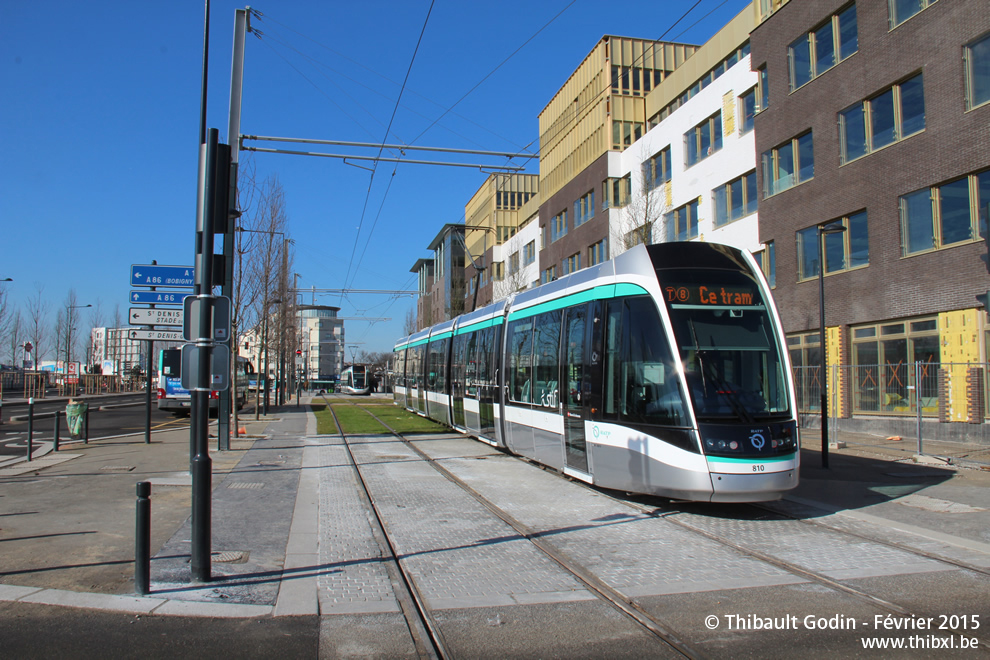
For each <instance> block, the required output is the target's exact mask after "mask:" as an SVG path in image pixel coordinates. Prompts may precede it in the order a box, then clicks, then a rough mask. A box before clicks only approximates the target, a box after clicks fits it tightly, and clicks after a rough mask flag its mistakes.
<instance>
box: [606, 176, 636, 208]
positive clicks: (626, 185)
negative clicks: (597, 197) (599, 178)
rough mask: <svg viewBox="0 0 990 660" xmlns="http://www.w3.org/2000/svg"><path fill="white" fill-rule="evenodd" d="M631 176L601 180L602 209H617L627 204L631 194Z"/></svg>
mask: <svg viewBox="0 0 990 660" xmlns="http://www.w3.org/2000/svg"><path fill="white" fill-rule="evenodd" d="M631 181H632V178H631V177H630V175H628V174H627V175H625V176H624V177H622V178H621V179H613V178H609V179H605V181H603V182H602V210H603V211H604V210H606V209H618V208H622V207H623V206H626V205H628V204H629V197H630V196H631V194H632V186H631Z"/></svg>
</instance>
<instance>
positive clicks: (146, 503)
mask: <svg viewBox="0 0 990 660" xmlns="http://www.w3.org/2000/svg"><path fill="white" fill-rule="evenodd" d="M136 509H137V510H136V516H135V524H134V590H135V591H136V592H137V593H138V594H139V595H141V596H146V595H148V593H150V592H151V482H150V481H139V482H138V483H137V505H136Z"/></svg>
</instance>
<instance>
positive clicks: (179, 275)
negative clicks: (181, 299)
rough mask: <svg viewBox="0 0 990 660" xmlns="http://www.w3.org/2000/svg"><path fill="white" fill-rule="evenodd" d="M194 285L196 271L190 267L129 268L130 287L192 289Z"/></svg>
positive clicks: (135, 266)
mask: <svg viewBox="0 0 990 660" xmlns="http://www.w3.org/2000/svg"><path fill="white" fill-rule="evenodd" d="M195 284H196V269H195V268H193V267H192V266H159V265H157V264H141V265H132V266H131V286H166V287H192V286H193V285H195Z"/></svg>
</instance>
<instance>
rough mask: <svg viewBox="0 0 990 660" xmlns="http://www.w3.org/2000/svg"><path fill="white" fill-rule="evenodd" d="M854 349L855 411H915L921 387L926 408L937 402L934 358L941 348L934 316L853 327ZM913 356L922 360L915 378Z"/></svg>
mask: <svg viewBox="0 0 990 660" xmlns="http://www.w3.org/2000/svg"><path fill="white" fill-rule="evenodd" d="M852 349H853V350H852V361H853V372H854V374H855V377H854V378H853V410H854V412H883V413H888V414H889V413H910V412H912V410H914V411H915V414H916V411H917V409H916V408H914V407H913V405H912V404H913V403H914V401H913V399H914V397H915V392H917V391H918V390H920V394H921V402H922V407H923V409H927V410H931V409H933V408H937V406H938V378H937V377H935V374H934V366H933V363H937V362H939V361H940V359H941V358H940V355H941V348H940V346H939V338H938V319H937V318H936V317H928V318H925V317H922V318H915V319H908V320H906V321H898V322H896V323H880V324H877V325H867V326H858V327H854V328H852ZM915 362H921V363H923V364H922V369H921V371H922V382H921V383H917V384H916V383H915V382H914V377H915V369H914V363H915ZM916 385H917V386H918V390H916V389H915V387H916Z"/></svg>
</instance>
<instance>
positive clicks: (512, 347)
mask: <svg viewBox="0 0 990 660" xmlns="http://www.w3.org/2000/svg"><path fill="white" fill-rule="evenodd" d="M508 333H509V342H508V346H507V347H506V353H507V358H508V359H507V360H506V363H507V364H508V368H509V373H508V376H509V399H510V400H512V401H517V402H519V403H532V401H533V398H532V391H531V388H532V378H533V320H532V319H522V320H520V321H513V322H512V323H510V324H509V328H508Z"/></svg>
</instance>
